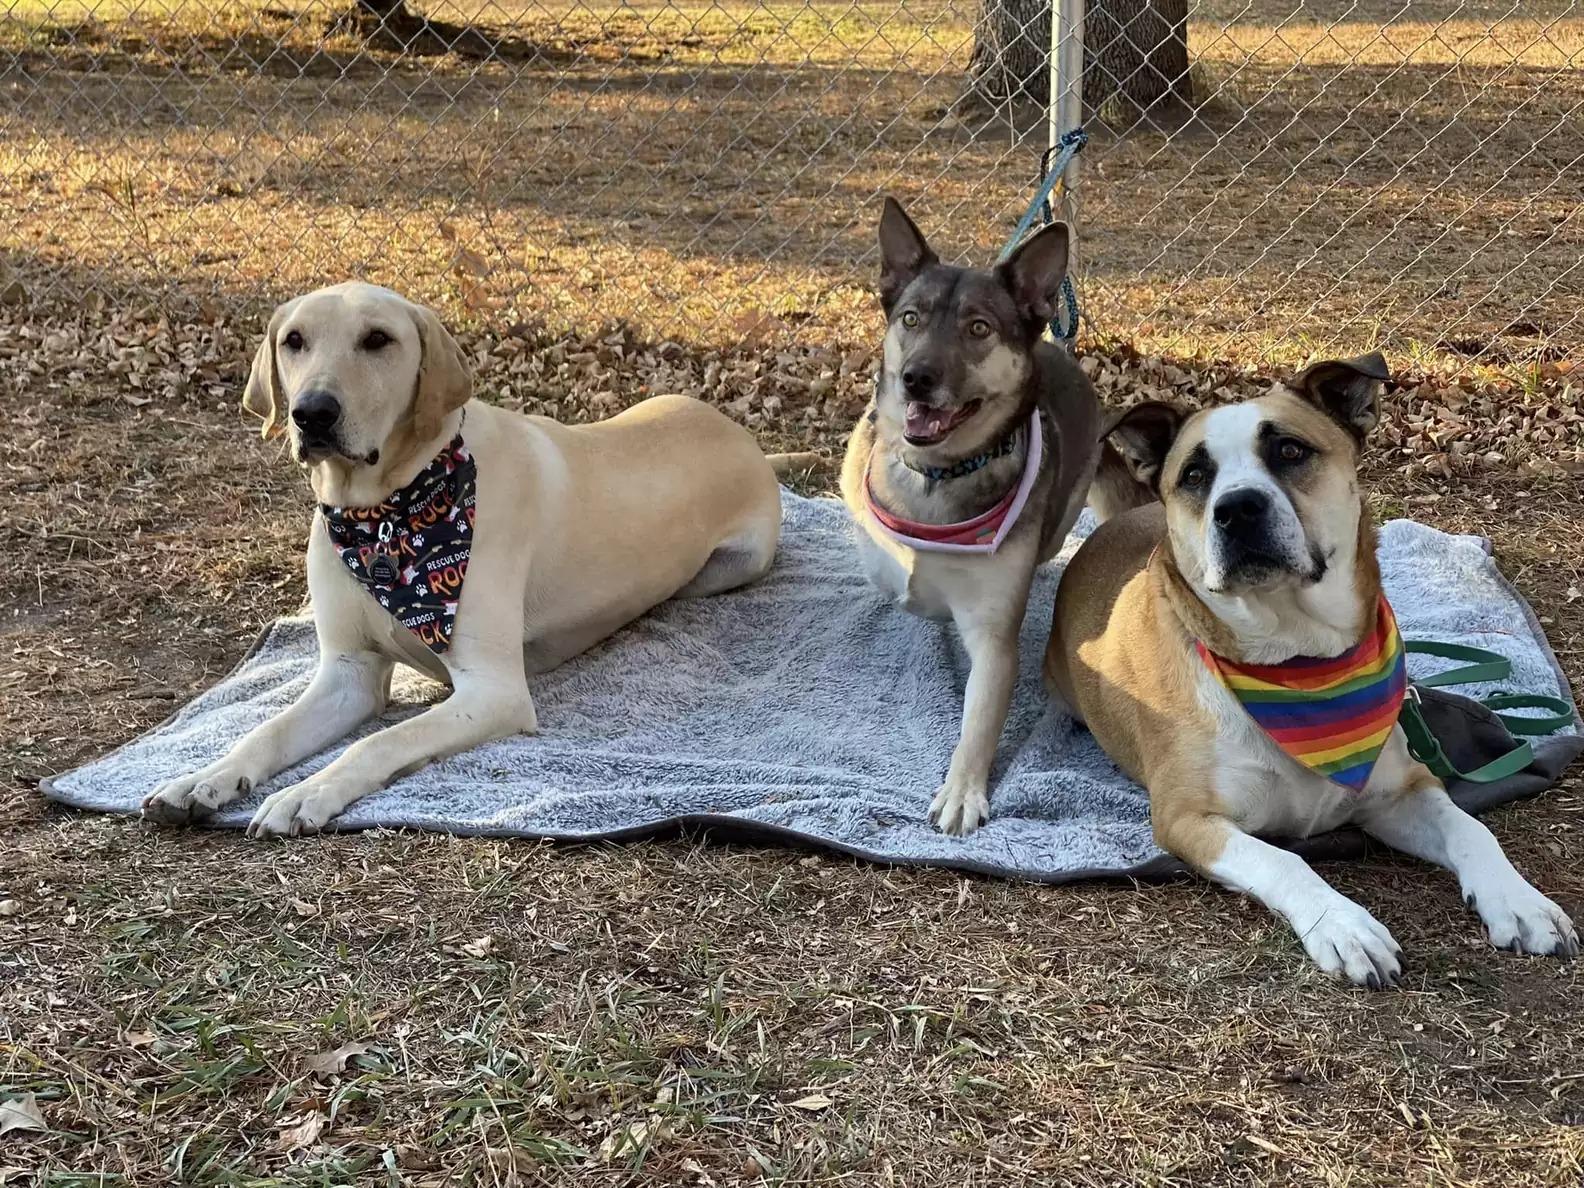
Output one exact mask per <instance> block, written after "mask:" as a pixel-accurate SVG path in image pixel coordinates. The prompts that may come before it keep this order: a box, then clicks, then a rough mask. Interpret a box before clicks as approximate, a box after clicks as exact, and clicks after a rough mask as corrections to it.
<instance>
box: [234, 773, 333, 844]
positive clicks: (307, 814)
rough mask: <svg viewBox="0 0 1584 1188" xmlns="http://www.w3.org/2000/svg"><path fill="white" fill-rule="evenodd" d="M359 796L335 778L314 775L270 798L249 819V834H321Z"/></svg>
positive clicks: (255, 835) (286, 835) (273, 794)
mask: <svg viewBox="0 0 1584 1188" xmlns="http://www.w3.org/2000/svg"><path fill="white" fill-rule="evenodd" d="M356 799H357V797H356V796H348V795H347V794H346V793H345V791H344V790H343V789H341V788H340V787H338V786H337V785H336V784H335V783H334V782H333V781H331V780H325V779H320V778H319V777H317V776H310V777H309V778H308V779H306V780H304V781H303V782H302V783H300V784H293V785H292V786H291V787H289V788H282V789H281V790H280V791H279V792H275V793H272V794H271V795H270V796H269V797H267V798H266V799H265V801H264V803H263V804H261V805H259V807H258V812H256V813H254V814H253V820H252V821H250V822H248V827H247V835H248V836H249V837H253V838H259V837H303V836H305V835H307V834H312V833H318V832H319V831H320V830H321V829H323V828H324V827H325V826H326V825H328V824H329V823H330V821H331V820H332V819H334V818H335V817H336V816H338V815H339V814H340V812H341V810H342V809H344V808H346V806H347V805H348V804H350V803H352V801H354V800H356Z"/></svg>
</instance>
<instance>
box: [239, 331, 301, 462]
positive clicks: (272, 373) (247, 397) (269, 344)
mask: <svg viewBox="0 0 1584 1188" xmlns="http://www.w3.org/2000/svg"><path fill="white" fill-rule="evenodd" d="M290 304H291V303H290V302H288V303H286V304H285V305H278V306H276V307H275V312H274V313H272V314H271V315H270V320H269V326H268V327H267V328H266V329H265V331H264V341H263V342H261V343H259V346H258V350H257V351H255V352H254V353H253V370H252V371H250V372H248V380H247V386H246V387H245V388H243V389H242V407H243V408H244V409H245V410H246V411H248V412H250V413H252V414H253V415H254V416H255V417H262V418H263V419H264V427H263V429H262V430H261V431H260V436H261V437H266V438H268V437H274V436H275V435H276V434H277V433H280V432H283V431H284V430H285V428H286V396H285V394H284V393H283V392H282V391H281V381H280V370H279V368H278V367H277V366H276V363H275V336H276V334H277V333H278V332H279V331H280V327H281V323H282V322H283V321H285V320H286V311H287V309H288V307H289V306H290Z"/></svg>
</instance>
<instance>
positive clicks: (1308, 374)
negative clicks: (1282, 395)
mask: <svg viewBox="0 0 1584 1188" xmlns="http://www.w3.org/2000/svg"><path fill="white" fill-rule="evenodd" d="M1390 380H1391V372H1390V371H1389V370H1388V369H1387V367H1386V360H1385V358H1384V357H1383V356H1382V355H1381V353H1380V352H1379V351H1371V352H1370V353H1369V354H1367V355H1358V356H1356V357H1355V358H1352V359H1326V360H1324V361H1323V362H1320V363H1311V364H1310V365H1309V366H1308V367H1305V368H1304V369H1303V370H1302V371H1300V372H1299V373H1298V374H1297V375H1296V376H1294V377H1293V380H1292V383H1291V385H1290V386H1291V387H1292V389H1293V391H1295V392H1297V393H1298V394H1299V395H1300V396H1302V397H1303V398H1304V399H1305V400H1307V401H1309V402H1310V403H1311V404H1313V405H1314V406H1315V407H1316V408H1318V409H1320V411H1321V412H1323V413H1325V414H1326V415H1327V416H1329V417H1330V418H1331V419H1332V420H1334V421H1336V422H1337V423H1338V424H1339V425H1341V426H1342V427H1343V428H1344V429H1346V430H1347V431H1348V432H1349V433H1351V434H1352V435H1353V437H1354V439H1355V440H1357V441H1358V442H1359V443H1360V444H1362V443H1363V441H1364V439H1365V438H1366V437H1368V436H1369V434H1370V432H1371V431H1372V430H1373V429H1374V428H1375V426H1376V425H1377V424H1378V423H1379V422H1380V398H1381V391H1382V389H1384V388H1385V386H1386V384H1387V383H1388V382H1390Z"/></svg>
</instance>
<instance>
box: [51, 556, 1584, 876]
mask: <svg viewBox="0 0 1584 1188" xmlns="http://www.w3.org/2000/svg"><path fill="white" fill-rule="evenodd" d="M1480 543H1481V544H1482V546H1483V547H1484V549H1485V551H1486V553H1487V555H1491V554H1492V553H1493V549H1492V545H1491V542H1490V540H1489V539H1488V538H1482V539H1481V541H1480ZM1496 577H1497V580H1498V581H1500V583H1501V584H1502V585H1503V587H1504V588H1505V589H1506V591H1507V593H1508V594H1509V595H1510V596H1511V597H1512V599H1513V601H1514V602H1515V603H1516V604H1517V606H1518V607H1520V608H1521V609H1522V611H1523V614H1524V616H1525V618H1526V620H1527V621H1528V623H1529V626H1530V628H1531V629H1532V631H1533V632H1534V635H1535V638H1536V639H1537V640H1538V641H1539V644H1540V647H1541V649H1542V650H1543V652H1544V655H1545V657H1546V660H1547V661H1548V662H1549V664H1550V666H1551V669H1552V671H1553V673H1554V674H1555V676H1556V679H1557V687H1558V688H1559V689H1560V690H1561V691H1562V694H1563V696H1564V697H1565V698H1566V699H1567V700H1568V701H1569V702H1570V704H1572V706H1573V716H1574V720H1575V722H1576V723H1584V719H1581V718H1580V715H1579V711H1578V704H1577V700H1576V698H1575V697H1574V695H1573V691H1572V684H1571V682H1570V681H1569V680H1568V677H1567V674H1566V673H1565V672H1564V671H1563V669H1562V665H1561V662H1560V661H1559V660H1558V659H1557V656H1556V651H1555V649H1553V648H1552V646H1551V642H1550V640H1549V638H1548V637H1547V636H1546V633H1545V629H1544V627H1543V626H1542V625H1541V623H1540V620H1539V618H1538V616H1536V614H1535V612H1534V608H1533V607H1531V606H1530V605H1529V601H1528V599H1526V598H1524V596H1523V595H1522V594H1521V593H1520V592H1519V591H1518V589H1517V587H1515V586H1514V585H1513V584H1512V583H1511V582H1510V581H1509V580H1508V579H1507V577H1506V575H1505V574H1501V573H1500V572H1499V571H1498V572H1497V574H1496ZM274 630H275V624H273V623H272V624H269V625H268V626H266V627H264V628H262V629H261V630H260V631H259V632H258V634H257V635H256V636H255V637H254V639H253V642H252V644H251V646H249V648H248V650H247V652H246V653H244V655H243V656H242V657H241V658H240V659H239V660H238V661H237V663H236V665H235V666H234V667H233V668H232V670H231V671H230V672H229V673H227V674H226V675H225V676H223V677H221V678H220V680H219V681H216V682H214V684H219V683H221V682H223V681H226V680H229V679H231V678H232V677H234V676H235V675H237V673H238V672H240V671H241V669H242V668H243V666H244V665H246V664H247V662H248V661H249V660H250V659H252V658H253V656H254V655H255V654H257V653H258V652H259V650H260V649H261V648H263V647H264V645H265V644H266V642H267V641H268V640H269V638H270V633H271V632H272V631H274ZM210 687H213V686H212V685H211V686H210ZM180 712H181V707H178V708H177V710H175V711H173V712H172V713H171V714H170V715H168V716H167V717H166V718H165V719H164V720H162V721H161V722H159V723H158V724H157V725H155V726H152V727H149V728H147V729H145V730H142V731H140V732H138V734H136V735H134V736H133V737H132V738H131V739H129V740H128V741H127V742H126V743H123V744H122V745H121V746H119V747H116V748H114V749H113V750H111V751H110V752H109V753H108V754H106V755H103V756H100V757H99V758H100V760H104V759H109V758H113V757H115V756H116V755H118V754H119V753H120V752H121V751H122V750H124V749H125V748H126V747H127V746H128V745H130V744H131V743H132V742H134V741H136V740H137V739H139V738H141V737H143V736H144V735H146V734H150V733H153V732H154V731H158V730H160V729H162V728H164V727H165V726H167V725H168V724H169V723H170V722H172V721H173V720H174V719H175V717H176V716H177V714H178V713H180ZM1533 745H1534V761H1533V762H1532V763H1530V765H1529V766H1528V767H1527V768H1525V769H1524V770H1523V771H1520V772H1517V773H1515V774H1513V775H1511V776H1508V777H1506V778H1505V779H1502V780H1498V781H1495V782H1493V783H1489V784H1471V783H1468V782H1467V781H1463V780H1452V781H1449V782H1448V784H1447V792H1448V794H1449V795H1450V796H1451V797H1452V799H1453V801H1454V802H1456V803H1457V804H1458V805H1459V806H1460V807H1462V808H1463V809H1465V810H1466V811H1468V812H1470V813H1473V814H1475V815H1480V814H1483V813H1486V812H1489V811H1490V810H1492V809H1495V808H1499V807H1501V806H1503V805H1506V804H1512V803H1515V802H1519V801H1523V800H1529V799H1533V798H1534V797H1536V796H1538V795H1539V794H1540V793H1541V792H1543V791H1545V790H1546V789H1547V788H1549V787H1551V786H1552V785H1553V784H1554V783H1556V782H1557V780H1558V779H1559V778H1560V777H1561V775H1562V773H1563V772H1564V771H1565V770H1566V769H1567V767H1568V766H1569V765H1570V764H1571V763H1572V762H1573V761H1574V760H1575V759H1577V758H1578V757H1579V756H1580V754H1584V734H1573V735H1562V736H1557V737H1552V738H1546V739H1537V740H1535V741H1534V744H1533ZM73 770H76V769H75V768H74V769H68V771H66V772H58V773H56V774H55V775H53V776H48V777H45V778H43V779H41V780H40V781H39V783H38V790H39V792H40V793H41V794H42V795H43V796H44V797H45V798H46V799H48V800H50V801H52V802H54V803H56V804H59V805H62V806H65V807H67V808H72V809H76V810H79V811H85V812H86V811H92V812H98V813H108V814H109V815H120V816H136V815H137V814H136V813H135V812H133V811H132V810H130V809H129V810H125V811H122V810H106V809H104V808H100V807H97V806H88V805H84V804H82V803H80V802H79V801H77V800H76V799H75V798H74V797H72V796H71V795H70V794H68V793H65V792H63V791H62V790H60V789H59V788H57V787H56V784H55V781H56V780H58V779H61V778H64V777H65V776H66V775H69V774H70V773H71V771H73ZM200 828H211V829H214V830H215V831H216V832H234V830H232V829H230V828H229V827H226V826H200ZM382 828H390V827H387V826H351V827H347V828H344V829H343V828H341V827H339V826H338V825H336V824H335V823H332V824H331V826H330V827H329V831H330V832H363V831H365V830H368V829H375V830H378V829H382ZM425 831H426V832H444V833H447V834H450V835H451V836H454V837H482V838H518V839H522V840H524V841H550V842H559V843H568V844H585V845H587V844H595V843H602V842H604V843H612V844H615V843H621V842H632V841H643V840H651V839H659V838H665V837H672V836H677V835H700V836H702V835H706V834H707V835H709V836H710V837H712V838H715V839H719V840H722V841H741V842H746V843H751V844H757V843H763V844H767V845H775V846H785V847H788V848H794V849H808V850H818V851H825V852H831V853H839V854H845V855H847V856H849V857H853V858H857V859H860V860H863V861H868V862H874V863H877V864H880V865H883V866H893V867H920V868H926V869H940V870H954V871H961V872H964V873H970V874H979V875H985V876H989V877H994V878H1011V879H1016V880H1019V881H1023V882H1031V883H1041V884H1047V885H1057V884H1062V883H1071V882H1082V881H1091V880H1099V879H1124V880H1130V879H1131V880H1150V879H1163V878H1173V877H1178V876H1181V875H1183V874H1185V873H1186V872H1187V870H1188V868H1187V866H1186V865H1185V864H1184V863H1182V862H1181V861H1179V860H1177V859H1175V858H1172V857H1170V856H1169V855H1162V856H1157V857H1154V858H1151V859H1148V860H1146V861H1144V862H1141V863H1138V864H1136V865H1134V866H1131V867H1100V868H1086V869H1072V870H1063V871H1059V872H1048V871H1037V870H1027V869H1012V868H1008V867H1005V866H999V865H992V864H989V863H982V862H978V861H975V860H973V859H970V858H962V859H947V858H937V857H906V856H899V855H896V854H885V853H879V852H876V851H872V850H868V849H866V848H864V847H862V846H853V845H847V844H844V843H842V842H838V841H835V840H833V839H831V838H828V837H822V836H820V835H818V834H814V833H809V832H805V831H802V830H798V829H791V828H788V827H786V826H780V825H772V824H769V823H766V822H759V821H751V820H745V819H744V818H742V817H739V816H734V815H731V814H726V813H688V814H679V815H676V816H673V817H669V818H666V819H664V820H660V821H654V822H648V823H645V824H641V825H635V826H629V827H625V828H619V829H612V830H596V831H587V832H582V831H574V832H557V831H535V830H526V829H491V828H488V827H474V826H467V825H458V826H454V827H448V828H444V829H441V830H436V829H434V828H432V827H426V828H425ZM1271 840H1272V841H1273V842H1275V843H1276V844H1279V845H1282V846H1284V848H1287V849H1290V850H1292V851H1293V852H1294V853H1297V854H1299V855H1301V856H1302V857H1304V858H1307V859H1309V860H1311V861H1338V860H1343V859H1349V858H1356V857H1359V856H1360V855H1362V854H1364V853H1366V852H1367V851H1368V850H1369V848H1370V845H1371V843H1370V841H1369V839H1368V838H1367V837H1366V836H1365V835H1364V834H1363V833H1362V832H1360V831H1359V830H1357V829H1353V828H1343V829H1336V830H1331V831H1329V832H1327V833H1322V834H1316V835H1315V836H1313V837H1308V838H1297V839H1279V838H1273V839H1271Z"/></svg>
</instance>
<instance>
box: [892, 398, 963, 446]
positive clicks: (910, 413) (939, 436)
mask: <svg viewBox="0 0 1584 1188" xmlns="http://www.w3.org/2000/svg"><path fill="white" fill-rule="evenodd" d="M978 411H979V401H977V400H970V401H969V402H968V403H967V404H964V405H960V406H958V407H957V408H936V407H934V406H933V405H929V404H925V403H924V402H923V401H922V400H909V401H908V403H907V417H906V421H905V423H904V424H903V426H902V436H903V437H905V438H906V439H907V443H908V444H909V445H916V446H929V445H936V444H937V443H939V442H942V441H945V440H946V437H947V435H948V434H949V433H951V431H952V430H953V429H955V428H957V426H958V425H961V424H962V423H963V422H964V421H966V420H967V419H968V418H969V417H971V416H973V415H974V413H976V412H978Z"/></svg>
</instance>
